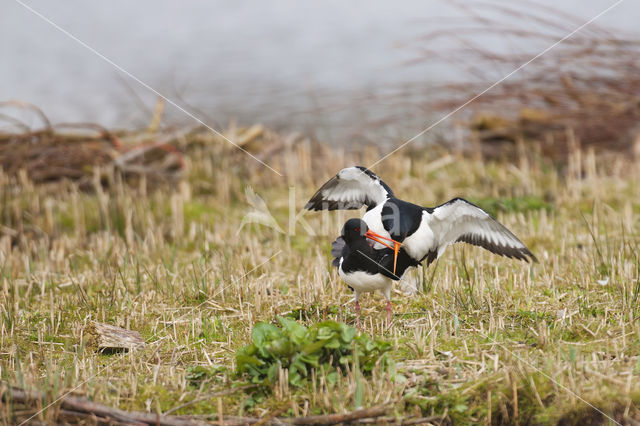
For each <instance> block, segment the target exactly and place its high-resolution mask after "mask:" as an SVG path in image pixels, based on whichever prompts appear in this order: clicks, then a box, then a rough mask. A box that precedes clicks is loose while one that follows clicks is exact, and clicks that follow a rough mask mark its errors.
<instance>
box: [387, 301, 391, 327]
mask: <svg viewBox="0 0 640 426" xmlns="http://www.w3.org/2000/svg"><path fill="white" fill-rule="evenodd" d="M389 324H391V300H387V327H388V326H389Z"/></svg>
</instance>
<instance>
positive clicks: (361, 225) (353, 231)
mask: <svg viewBox="0 0 640 426" xmlns="http://www.w3.org/2000/svg"><path fill="white" fill-rule="evenodd" d="M368 230H369V227H368V226H367V224H366V223H365V222H364V221H363V220H361V219H349V220H348V221H346V222H345V224H344V226H343V227H342V238H344V240H345V241H346V242H347V244H349V243H351V242H353V241H357V240H360V239H364V238H365V236H364V234H366V232H367V231H368Z"/></svg>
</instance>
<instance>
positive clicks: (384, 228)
mask: <svg viewBox="0 0 640 426" xmlns="http://www.w3.org/2000/svg"><path fill="white" fill-rule="evenodd" d="M363 206H367V211H366V213H365V214H364V216H363V217H362V220H363V221H364V222H366V224H367V226H368V228H369V229H370V230H371V231H372V232H374V233H375V234H376V235H378V237H379V240H378V241H377V242H376V243H375V246H374V248H376V249H383V248H384V247H385V245H386V246H390V245H391V244H392V245H393V251H394V252H395V253H394V254H395V259H394V261H393V266H392V268H391V269H392V272H394V271H397V269H396V268H397V257H398V253H399V252H400V250H401V248H402V249H403V250H404V251H405V253H406V255H407V256H408V257H409V258H410V259H411V260H412V261H413V265H412V266H416V265H418V264H419V263H421V262H422V261H424V260H426V261H427V265H429V264H430V263H431V262H433V261H434V260H435V259H436V258H438V257H440V256H441V255H442V253H443V252H444V250H445V249H446V248H447V246H449V245H450V244H453V243H456V242H459V241H461V242H466V243H469V244H473V245H476V246H480V247H483V248H485V249H487V250H489V251H491V252H492V253H495V254H499V255H501V256H507V257H510V258H515V259H520V260H524V261H526V262H529V261H534V262H537V259H536V257H535V256H534V255H533V253H531V251H530V250H529V249H528V248H527V246H525V245H524V243H522V241H520V240H519V239H518V237H516V236H515V235H514V234H513V233H512V232H511V231H509V230H508V229H507V228H506V227H505V226H504V225H502V224H501V223H499V222H498V221H497V220H496V219H495V218H493V217H492V216H491V215H490V214H489V213H487V212H485V211H484V210H482V209H481V208H480V207H478V206H476V205H474V204H472V203H470V202H469V201H467V200H464V199H462V198H454V199H452V200H450V201H447V202H446V203H444V204H441V205H439V206H437V207H422V206H419V205H416V204H412V203H409V202H407V201H403V200H400V199H399V198H396V197H395V196H394V194H393V191H392V190H391V188H390V187H389V185H387V184H386V183H384V182H383V181H382V180H381V179H380V178H379V177H378V176H376V175H375V174H374V173H373V172H372V171H370V170H368V169H366V168H364V167H360V166H354V167H347V168H346V169H342V170H340V172H338V174H337V175H336V176H334V177H333V178H332V179H330V180H329V181H327V182H326V183H325V184H324V185H322V187H321V188H320V189H319V190H318V191H317V192H316V193H315V194H314V196H313V197H311V199H310V200H309V202H308V203H307V204H306V206H305V208H306V209H307V210H352V209H359V208H361V207H363ZM383 241H386V242H387V243H383Z"/></svg>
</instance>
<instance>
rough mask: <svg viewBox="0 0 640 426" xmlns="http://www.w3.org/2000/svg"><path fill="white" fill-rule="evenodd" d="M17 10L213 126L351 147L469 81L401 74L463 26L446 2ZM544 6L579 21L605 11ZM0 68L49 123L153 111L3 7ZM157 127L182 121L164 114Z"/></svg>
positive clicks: (579, 4)
mask: <svg viewBox="0 0 640 426" xmlns="http://www.w3.org/2000/svg"><path fill="white" fill-rule="evenodd" d="M26 3H27V4H29V5H30V6H32V7H33V8H34V9H36V10H37V11H39V12H40V13H42V14H43V15H45V16H46V17H48V18H49V19H51V20H52V21H53V22H55V23H57V24H58V25H60V26H61V27H62V28H64V29H66V30H68V31H69V32H70V33H72V34H74V35H75V36H77V37H78V38H79V39H80V40H82V41H84V42H85V43H87V44H88V45H89V46H92V47H93V48H95V49H96V50H97V51H99V52H100V53H102V54H104V55H105V56H107V57H108V58H110V59H111V60H113V61H114V62H115V63H117V64H118V65H120V66H121V67H123V68H124V69H126V70H128V71H129V72H131V73H132V74H134V75H135V76H137V77H138V78H140V79H141V80H143V81H144V82H145V83H147V84H149V85H150V86H152V87H153V88H155V89H157V90H158V91H160V92H161V93H163V94H165V95H167V96H168V97H170V98H171V99H173V100H175V101H176V102H178V103H179V104H181V105H183V106H184V107H185V108H186V109H189V110H191V111H193V112H194V114H196V115H197V116H199V117H201V118H202V119H203V120H204V121H206V122H207V123H209V124H211V125H213V126H225V125H226V124H227V123H228V122H229V120H231V119H232V118H237V119H238V120H239V121H241V122H244V123H254V122H263V123H266V124H268V125H271V126H274V127H278V128H284V129H287V130H301V131H304V132H306V133H316V134H319V135H320V136H321V137H323V138H328V139H331V140H346V139H349V138H350V137H351V136H352V135H353V134H354V133H355V132H357V131H358V129H359V126H360V125H361V124H362V123H365V122H367V121H369V120H374V119H376V118H378V117H387V116H389V115H396V116H398V115H400V116H402V115H403V114H402V111H403V110H402V109H403V108H411V105H412V102H413V101H414V100H416V101H417V100H419V99H420V97H422V96H425V95H426V94H425V93H424V92H422V91H420V92H416V91H415V87H416V86H418V85H428V84H432V85H437V84H438V83H439V82H443V81H445V80H451V79H459V78H462V77H463V76H464V74H463V73H462V71H461V70H460V69H458V68H457V67H455V66H452V65H450V66H443V65H442V64H434V63H429V61H426V62H423V63H421V64H420V65H416V66H407V65H406V61H408V60H410V59H412V58H413V57H414V56H413V55H414V54H415V51H414V50H411V49H408V48H406V47H403V46H402V45H403V43H405V42H407V41H410V40H412V39H415V37H417V36H418V35H420V34H421V33H425V32H426V31H428V30H429V29H430V26H432V25H434V24H436V23H438V21H439V20H442V22H446V20H447V19H450V20H452V22H453V21H454V20H455V19H457V18H459V17H460V16H462V15H464V14H463V13H462V12H461V11H460V10H459V9H457V8H455V7H452V6H451V4H450V3H448V2H446V1H435V0H432V1H418V0H409V1H403V2H382V1H374V2H372V1H365V0H355V1H353V0H352V1H349V2H344V1H337V0H328V1H322V2H298V1H295V0H279V1H270V2H255V1H248V0H240V1H221V0H216V1H205V0H199V1H187V2H176V1H167V0H162V1H160V0H138V1H135V2H130V1H124V0H112V1H109V2H101V1H86V0H73V1H71V0H67V1H56V2H50V1H46V0H38V1H28V2H26ZM498 3H499V2H498ZM542 3H544V4H549V5H554V6H556V7H562V9H563V10H567V11H568V12H569V13H572V14H575V15H577V16H580V17H584V18H585V20H586V19H588V18H589V17H591V16H593V15H595V14H597V13H598V12H600V11H601V10H603V9H605V8H606V7H607V6H608V5H610V4H613V3H614V2H613V1H612V0H608V1H605V0H592V1H587V2H585V1H579V0H568V1H565V2H563V3H562V4H561V5H557V4H555V3H557V2H552V1H550V0H544V1H542ZM471 4H473V3H471ZM480 4H481V3H478V5H480ZM483 4H486V2H484V3H483ZM522 7H524V8H526V7H527V6H526V3H525V2H523V3H522ZM471 10H472V13H473V10H474V9H473V8H472V9H471ZM482 10H485V9H480V8H478V13H483V12H482ZM638 12H640V4H638V2H633V1H628V2H626V3H623V4H621V5H620V6H619V7H617V8H616V9H614V10H612V11H611V12H609V13H608V14H607V15H606V16H604V17H602V18H601V19H600V20H599V21H598V22H599V23H601V24H607V25H614V26H615V27H617V28H620V29H629V30H633V29H635V24H636V21H637V19H636V17H637V16H638ZM467 14H468V12H467ZM434 18H438V19H436V20H435V21H434ZM442 48H443V49H445V50H446V48H447V46H446V45H445V46H443V47H442ZM0 58H1V62H0V64H1V65H0V99H21V100H24V101H28V102H32V103H34V104H37V105H39V106H40V107H41V108H42V109H43V110H44V111H45V112H46V113H47V115H48V116H49V117H50V118H51V120H52V121H54V122H71V121H87V122H97V123H100V124H103V125H105V126H110V127H111V126H116V127H142V126H145V125H146V124H147V123H148V122H149V117H150V111H151V110H152V109H153V106H154V104H155V102H156V99H157V96H156V95H155V94H153V93H151V92H149V91H148V90H147V89H145V88H143V87H141V86H140V85H139V84H138V83H136V82H135V81H133V80H131V79H130V78H129V77H127V76H126V75H124V74H122V73H120V72H118V71H117V70H115V69H114V68H113V67H112V66H111V65H109V64H108V63H106V62H105V61H104V60H102V59H100V58H99V57H98V56H97V55H95V54H93V53H92V52H90V51H89V50H87V49H86V48H85V47H83V46H81V45H80V44H78V43H77V42H75V41H73V40H72V39H70V38H69V37H68V36H66V35H64V34H63V33H61V32H60V31H58V30H57V29H55V28H53V27H52V26H51V25H50V24H48V23H46V22H45V21H43V20H42V19H40V18H39V17H37V16H35V15H34V14H32V13H31V12H29V11H28V10H26V9H25V8H24V7H23V6H21V5H20V4H19V3H17V2H15V1H13V0H2V3H1V4H0ZM390 94H395V95H396V96H398V95H400V96H401V97H402V99H404V100H406V101H407V102H405V103H404V104H406V105H404V106H403V105H401V104H400V103H398V102H397V99H398V98H397V97H396V98H394V99H396V101H394V102H391V101H389V99H390V98H389V95H390ZM431 119H432V117H430V116H429V114H428V112H425V113H424V115H423V116H422V115H417V116H415V115H412V118H411V119H407V122H406V123H401V126H400V127H401V128H402V130H400V131H398V132H397V133H393V132H391V133H389V134H386V135H382V136H383V137H388V138H390V139H396V140H398V139H401V138H403V137H407V136H409V137H410V136H411V135H412V134H414V133H417V132H418V131H419V130H421V127H424V126H426V125H427V124H429V121H430V120H431ZM166 120H167V122H170V123H175V124H186V123H190V122H191V119H189V118H188V117H186V116H185V115H184V114H183V113H181V112H179V111H177V110H175V109H174V108H171V107H168V108H167V117H166Z"/></svg>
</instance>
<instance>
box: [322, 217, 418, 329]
mask: <svg viewBox="0 0 640 426" xmlns="http://www.w3.org/2000/svg"><path fill="white" fill-rule="evenodd" d="M367 238H369V239H371V240H373V241H375V242H378V243H381V244H383V245H386V243H385V242H384V240H382V239H381V236H380V235H378V234H376V233H375V232H372V231H371V230H369V228H368V226H367V224H366V222H365V221H363V220H362V219H349V220H348V221H347V222H346V223H345V224H344V226H343V227H342V232H341V235H340V237H338V238H337V239H336V240H335V241H334V242H333V243H332V244H331V254H332V255H333V256H334V257H335V259H334V260H333V265H334V266H336V267H338V273H339V274H340V277H342V279H343V280H345V281H346V283H347V284H348V285H349V288H351V289H352V290H353V291H354V293H355V296H354V299H355V302H356V324H357V327H358V328H360V302H359V297H360V293H367V292H373V291H376V290H379V291H380V292H382V294H383V295H384V297H385V298H386V299H387V324H390V323H391V287H392V285H393V281H397V280H399V279H400V277H402V274H403V273H404V271H405V270H406V269H407V268H408V267H410V266H413V265H414V263H413V261H412V259H410V258H409V257H408V256H406V255H405V254H404V253H401V255H400V257H399V260H398V262H397V269H396V272H395V273H394V272H392V268H393V264H394V261H395V258H394V252H393V250H392V249H390V248H383V249H379V250H376V249H374V248H373V243H370V242H369V241H367Z"/></svg>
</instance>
